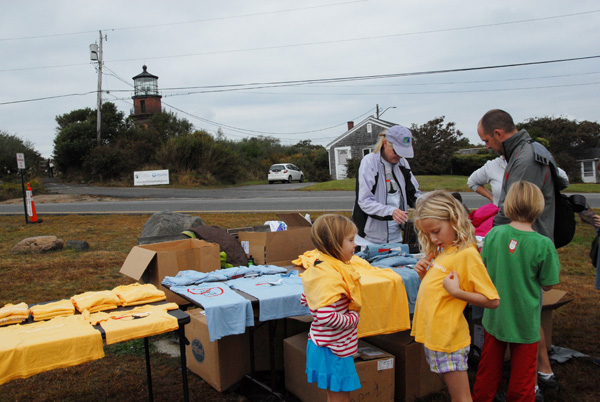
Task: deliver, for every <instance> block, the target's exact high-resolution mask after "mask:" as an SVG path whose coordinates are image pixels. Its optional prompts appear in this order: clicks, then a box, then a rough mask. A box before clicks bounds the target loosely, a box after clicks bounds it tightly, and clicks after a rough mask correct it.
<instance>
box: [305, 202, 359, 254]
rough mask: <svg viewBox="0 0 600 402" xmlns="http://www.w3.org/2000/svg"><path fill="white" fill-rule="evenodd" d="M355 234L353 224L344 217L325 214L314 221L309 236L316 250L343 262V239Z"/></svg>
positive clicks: (356, 230)
mask: <svg viewBox="0 0 600 402" xmlns="http://www.w3.org/2000/svg"><path fill="white" fill-rule="evenodd" d="M357 232H358V229H357V228H356V225H355V224H354V222H352V221H351V220H350V219H348V218H346V217H345V216H342V215H337V214H325V215H322V216H320V217H318V218H317V220H315V223H313V225H312V228H311V231H310V236H311V239H312V242H313V244H314V245H315V247H316V248H317V250H319V251H320V252H322V253H325V254H327V255H329V256H331V257H333V258H337V259H338V260H340V261H344V257H343V251H342V244H343V242H344V238H346V237H348V236H349V235H351V234H356V233H357ZM344 262H347V261H344Z"/></svg>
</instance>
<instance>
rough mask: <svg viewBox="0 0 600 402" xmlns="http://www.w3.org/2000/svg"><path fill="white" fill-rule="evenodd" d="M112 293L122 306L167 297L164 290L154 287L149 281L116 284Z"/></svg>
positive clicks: (152, 301) (151, 301) (150, 301)
mask: <svg viewBox="0 0 600 402" xmlns="http://www.w3.org/2000/svg"><path fill="white" fill-rule="evenodd" d="M112 291H113V293H114V294H116V295H117V297H118V298H119V300H120V301H121V305H122V306H136V305H139V304H147V303H154V302H157V301H162V300H165V299H166V298H167V296H166V295H165V292H163V291H162V290H158V289H156V286H154V285H153V284H151V283H146V284H143V285H142V284H140V283H132V284H131V285H123V286H117V287H116V288H114V289H113V290H112Z"/></svg>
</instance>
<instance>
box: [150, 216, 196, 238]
mask: <svg viewBox="0 0 600 402" xmlns="http://www.w3.org/2000/svg"><path fill="white" fill-rule="evenodd" d="M196 226H204V221H203V220H202V218H199V217H197V216H190V215H186V214H179V213H177V212H157V213H155V214H154V215H152V216H151V217H150V218H149V219H148V220H147V221H146V223H145V224H144V228H143V229H142V235H141V237H150V236H162V235H171V234H179V233H181V232H183V231H184V230H187V229H189V228H193V227H196Z"/></svg>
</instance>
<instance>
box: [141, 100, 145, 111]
mask: <svg viewBox="0 0 600 402" xmlns="http://www.w3.org/2000/svg"><path fill="white" fill-rule="evenodd" d="M140 108H141V109H142V113H146V101H145V100H141V101H140Z"/></svg>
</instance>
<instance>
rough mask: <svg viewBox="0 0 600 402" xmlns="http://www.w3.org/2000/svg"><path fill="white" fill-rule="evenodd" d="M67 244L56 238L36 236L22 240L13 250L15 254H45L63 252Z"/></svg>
mask: <svg viewBox="0 0 600 402" xmlns="http://www.w3.org/2000/svg"><path fill="white" fill-rule="evenodd" d="M64 246H65V242H64V241H63V240H62V239H59V238H58V237H56V236H36V237H28V238H26V239H23V240H21V241H20V242H18V243H17V244H15V245H14V247H13V248H12V252H13V253H45V252H48V251H55V250H62V248H63V247H64Z"/></svg>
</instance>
